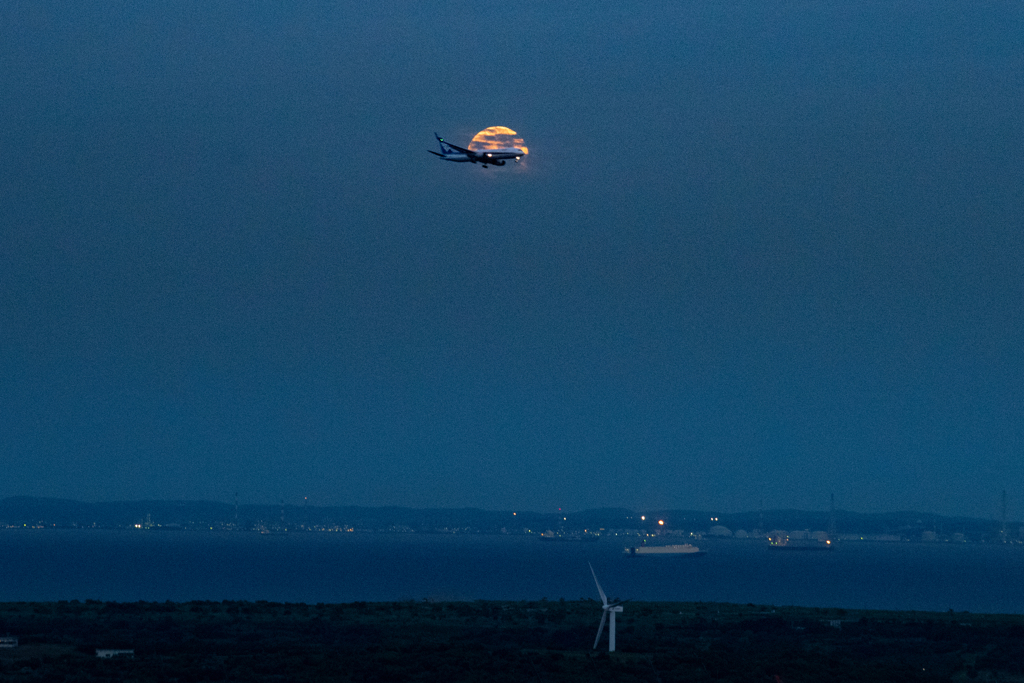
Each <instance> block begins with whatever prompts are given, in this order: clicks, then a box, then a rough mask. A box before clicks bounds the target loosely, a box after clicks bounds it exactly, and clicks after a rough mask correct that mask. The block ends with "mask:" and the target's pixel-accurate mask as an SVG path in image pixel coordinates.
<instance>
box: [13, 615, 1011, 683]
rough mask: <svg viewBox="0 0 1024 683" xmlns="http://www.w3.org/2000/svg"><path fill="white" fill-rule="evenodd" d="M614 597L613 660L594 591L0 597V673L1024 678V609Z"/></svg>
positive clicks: (72, 677) (170, 677)
mask: <svg viewBox="0 0 1024 683" xmlns="http://www.w3.org/2000/svg"><path fill="white" fill-rule="evenodd" d="M625 608H626V611H625V612H624V613H623V614H622V615H620V619H619V624H618V641H619V642H618V648H619V651H618V652H615V653H613V654H611V655H609V654H608V652H607V651H606V649H607V635H605V638H604V639H603V640H602V643H601V648H603V650H604V651H602V649H599V650H598V651H594V650H592V649H591V646H592V644H593V641H594V635H595V633H596V629H597V624H598V622H599V620H600V616H601V610H600V605H599V604H598V603H596V602H594V601H576V602H561V601H559V602H548V601H543V600H542V601H537V602H483V601H481V602H448V603H428V602H397V603H352V604H342V605H305V604H278V603H267V602H255V603H250V602H191V603H141V602H140V603H103V602H96V601H86V602H77V601H72V602H58V603H0V636H2V635H7V634H9V635H11V636H17V637H18V638H19V646H18V647H17V648H10V649H6V648H4V649H0V680H2V681H182V682H185V681H446V682H448V681H538V682H539V681H597V680H600V681H775V680H781V681H784V682H785V683H797V682H801V681H950V680H958V681H959V680H979V681H991V680H999V681H1024V616H1016V615H1010V616H1007V615H978V614H967V613H956V614H952V613H924V612H912V613H908V612H873V611H853V610H850V611H846V610H838V609H813V608H797V607H788V608H773V607H765V606H757V605H730V604H711V603H642V602H636V603H633V602H631V603H627V604H626V606H625ZM606 633H607V632H606ZM97 648H126V649H129V648H130V649H134V651H135V655H134V657H133V658H122V659H113V660H101V659H98V658H97V657H96V655H95V650H96V649H97ZM776 677H777V678H776Z"/></svg>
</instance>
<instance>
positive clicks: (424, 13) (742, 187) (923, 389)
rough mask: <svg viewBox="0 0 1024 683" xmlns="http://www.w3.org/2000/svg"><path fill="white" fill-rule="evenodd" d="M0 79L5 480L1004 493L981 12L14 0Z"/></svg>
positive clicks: (895, 499)
mask: <svg viewBox="0 0 1024 683" xmlns="http://www.w3.org/2000/svg"><path fill="white" fill-rule="evenodd" d="M0 93H2V96H0V121H2V122H3V124H2V126H0V162H2V163H0V202H2V204H0V207H2V212H0V221H2V222H0V230H2V236H0V237H2V240H0V351H2V353H0V373H2V374H0V462H2V467H3V477H0V496H10V495H38V496H60V497H68V498H77V499H83V500H102V499H141V498H173V499H215V500H224V501H228V500H231V499H233V496H234V494H235V493H236V492H237V493H238V494H239V497H240V499H241V500H242V501H243V502H270V501H277V500H280V499H284V500H286V501H288V502H296V503H297V502H300V501H301V500H302V497H303V496H308V497H309V501H310V503H312V504H319V505H335V504H358V505H390V504H397V505H409V506H416V507H433V506H444V507H452V506H479V507H485V508H492V509H515V508H520V509H534V510H549V509H553V508H555V507H558V506H562V507H565V508H567V509H581V508H589V507H600V506H627V507H633V508H656V507H662V508H665V507H671V508H707V509H714V510H722V511H735V510H742V509H755V508H756V507H757V506H758V505H759V504H761V501H763V504H764V505H765V507H769V508H771V507H802V508H809V509H822V508H825V507H827V505H828V496H829V493H831V492H834V493H835V496H836V501H837V504H838V505H840V506H841V507H844V508H847V509H852V510H860V511H885V510H894V509H908V508H911V509H920V510H924V511H934V512H940V513H946V514H968V515H977V516H985V517H987V516H990V515H993V514H997V510H998V506H999V494H1000V491H1001V490H1002V489H1004V488H1005V489H1007V491H1008V495H1009V498H1010V512H1011V516H1013V517H1015V518H1020V517H1021V516H1022V514H1024V461H1022V455H1024V421H1022V411H1024V388H1022V381H1024V315H1022V302H1024V235H1022V227H1024V226H1022V216H1024V155H1022V152H1024V10H1022V9H1021V7H1020V5H1019V4H1018V3H1012V2H966V1H965V2H948V1H938V2H929V3H899V2H879V3H874V2H858V3H849V2H845V1H839V0H835V1H827V2H822V1H821V0H814V1H808V2H796V1H781V0H769V1H767V2H758V3H750V2H744V1H737V2H706V1H705V0H699V1H694V2H679V1H678V0H673V1H672V2H645V3H639V4H637V3H633V4H629V3H626V4H624V3H620V2H607V3H603V2H589V3H568V2H566V3H553V2H500V3H499V2H486V1H484V2H480V1H478V0H477V1H474V2H420V3H406V2H379V3H370V4H367V3H355V2H317V1H315V0H310V1H309V2H302V3H281V2H271V1H269V0H265V1H260V0H256V1H245V2H243V1H242V0H237V1H234V2H227V1H223V0H203V1H202V2H200V1H198V0H194V1H188V2H186V1H181V2H166V1H165V0H159V1H158V0H141V1H138V0H133V1H132V2H127V1H125V2H116V1H111V2H96V3H84V2H83V3H67V2H56V1H52V2H51V1H47V0H32V1H31V2H30V1H28V0H9V1H7V2H4V3H3V4H2V5H0ZM493 125H503V126H508V127H510V128H513V129H514V130H516V131H518V133H519V134H520V135H521V136H522V137H523V138H524V139H525V141H526V144H527V145H528V146H529V148H530V151H531V154H530V156H529V158H528V160H527V162H526V163H525V164H524V165H522V166H520V167H516V168H503V169H487V170H484V169H481V168H480V167H473V166H469V165H468V164H448V163H444V162H441V161H439V160H438V159H436V158H435V157H433V156H431V155H430V154H427V152H426V149H427V148H432V147H433V145H434V144H435V143H434V140H433V135H432V134H433V132H434V131H437V132H439V133H441V134H442V135H444V136H446V137H448V138H449V139H451V140H452V141H454V142H456V143H459V144H465V143H466V142H468V140H469V139H470V138H471V137H472V135H473V134H474V133H475V132H477V131H478V130H481V129H483V128H485V127H487V126H493Z"/></svg>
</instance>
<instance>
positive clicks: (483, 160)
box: [427, 133, 525, 168]
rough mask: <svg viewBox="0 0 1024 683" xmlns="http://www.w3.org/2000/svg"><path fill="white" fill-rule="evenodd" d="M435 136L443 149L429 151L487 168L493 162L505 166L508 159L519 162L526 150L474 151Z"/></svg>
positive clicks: (449, 159) (493, 164) (505, 148)
mask: <svg viewBox="0 0 1024 683" xmlns="http://www.w3.org/2000/svg"><path fill="white" fill-rule="evenodd" d="M434 137H435V138H437V142H438V144H440V145H441V151H440V152H435V151H434V150H432V149H428V150H427V151H428V152H430V153H431V154H433V155H434V156H439V157H441V158H442V159H444V160H445V161H456V162H459V163H465V162H467V161H468V162H470V163H473V164H483V167H484V168H487V165H488V164H491V165H492V166H504V165H505V160H506V159H515V161H516V163H517V164H518V163H519V159H520V158H522V156H523V154H525V152H523V150H521V149H519V148H518V147H500V148H498V149H481V150H479V151H477V152H474V151H473V150H471V149H466V148H465V147H459V146H458V145H453V144H452V143H450V142H448V141H447V140H445V139H444V138H443V137H441V136H440V135H438V134H437V133H434Z"/></svg>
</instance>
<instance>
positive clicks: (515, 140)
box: [469, 126, 530, 156]
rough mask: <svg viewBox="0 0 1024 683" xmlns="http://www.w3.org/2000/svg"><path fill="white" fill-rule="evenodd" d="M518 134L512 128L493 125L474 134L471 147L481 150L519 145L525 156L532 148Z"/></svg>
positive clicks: (475, 150) (474, 149)
mask: <svg viewBox="0 0 1024 683" xmlns="http://www.w3.org/2000/svg"><path fill="white" fill-rule="evenodd" d="M517 135H518V133H516V132H515V131H514V130H512V129H511V128H506V127H505V126H491V127H490V128H484V129H483V130H482V131H480V132H479V133H477V134H476V135H474V136H473V139H472V140H470V141H469V148H470V149H471V150H473V151H474V152H480V151H482V150H485V149H504V148H508V147H518V148H519V149H521V150H523V156H525V155H527V154H529V153H530V150H529V149H527V148H526V145H524V144H523V139H522V138H520V137H516V136H517Z"/></svg>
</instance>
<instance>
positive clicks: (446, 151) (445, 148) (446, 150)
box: [434, 133, 454, 156]
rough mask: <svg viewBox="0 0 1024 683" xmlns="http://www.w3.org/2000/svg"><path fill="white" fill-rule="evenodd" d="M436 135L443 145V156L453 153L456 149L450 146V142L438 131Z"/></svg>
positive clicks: (438, 142)
mask: <svg viewBox="0 0 1024 683" xmlns="http://www.w3.org/2000/svg"><path fill="white" fill-rule="evenodd" d="M434 137H435V138H437V144H439V145H441V155H442V156H444V155H448V154H452V153H453V152H454V150H453V149H452V148H451V147H449V146H448V143H447V142H445V141H444V138H443V137H441V136H440V135H438V134H437V133H434Z"/></svg>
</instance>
